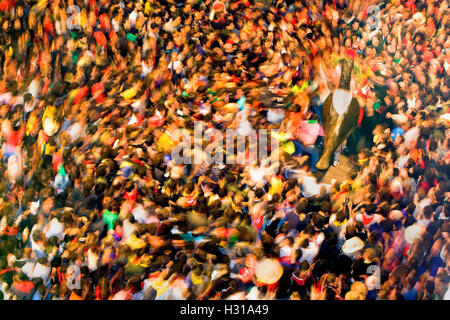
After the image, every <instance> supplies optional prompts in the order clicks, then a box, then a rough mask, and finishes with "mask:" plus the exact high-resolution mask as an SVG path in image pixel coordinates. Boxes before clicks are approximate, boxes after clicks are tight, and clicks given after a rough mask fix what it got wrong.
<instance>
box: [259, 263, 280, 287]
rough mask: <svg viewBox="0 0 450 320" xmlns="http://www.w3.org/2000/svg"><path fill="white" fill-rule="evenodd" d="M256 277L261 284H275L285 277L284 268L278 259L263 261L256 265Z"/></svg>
mask: <svg viewBox="0 0 450 320" xmlns="http://www.w3.org/2000/svg"><path fill="white" fill-rule="evenodd" d="M255 275H256V278H257V279H258V281H259V282H262V283H264V284H269V285H270V284H274V283H276V282H277V281H278V280H280V278H281V276H282V275H283V267H282V266H281V264H280V262H278V260H276V259H268V258H265V259H262V260H260V261H258V262H257V263H256V266H255Z"/></svg>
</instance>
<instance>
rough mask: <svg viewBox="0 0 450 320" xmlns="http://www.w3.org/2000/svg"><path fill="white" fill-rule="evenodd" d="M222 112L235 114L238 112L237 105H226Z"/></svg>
mask: <svg viewBox="0 0 450 320" xmlns="http://www.w3.org/2000/svg"><path fill="white" fill-rule="evenodd" d="M223 108H224V110H226V111H227V112H237V111H238V105H237V103H227V104H226V105H224V106H223Z"/></svg>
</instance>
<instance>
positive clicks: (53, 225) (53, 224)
mask: <svg viewBox="0 0 450 320" xmlns="http://www.w3.org/2000/svg"><path fill="white" fill-rule="evenodd" d="M46 236H47V239H48V238H50V237H57V238H59V239H61V240H62V239H63V238H64V224H62V223H61V222H59V221H58V219H56V218H53V219H52V220H51V221H50V223H49V228H48V231H47V233H46Z"/></svg>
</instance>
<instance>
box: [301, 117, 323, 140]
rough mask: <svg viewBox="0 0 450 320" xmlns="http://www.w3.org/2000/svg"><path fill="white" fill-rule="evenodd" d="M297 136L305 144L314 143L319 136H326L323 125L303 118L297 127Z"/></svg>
mask: <svg viewBox="0 0 450 320" xmlns="http://www.w3.org/2000/svg"><path fill="white" fill-rule="evenodd" d="M297 136H298V138H299V139H300V140H301V141H302V142H303V144H305V145H312V144H314V143H315V142H316V140H317V137H318V136H322V137H324V136H325V132H324V130H323V128H322V126H321V125H320V124H319V123H318V122H309V121H308V120H303V121H301V122H300V124H299V126H298V128H297Z"/></svg>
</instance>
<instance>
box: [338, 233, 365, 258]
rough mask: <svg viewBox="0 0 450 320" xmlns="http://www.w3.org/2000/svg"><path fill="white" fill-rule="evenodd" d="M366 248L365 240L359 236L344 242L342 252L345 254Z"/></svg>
mask: <svg viewBox="0 0 450 320" xmlns="http://www.w3.org/2000/svg"><path fill="white" fill-rule="evenodd" d="M362 248H364V241H362V240H361V239H360V238H359V237H353V238H351V239H348V240H346V241H345V242H344V245H343V246H342V252H344V253H345V254H352V253H355V252H357V251H359V250H361V249H362Z"/></svg>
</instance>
